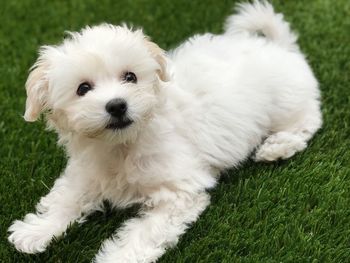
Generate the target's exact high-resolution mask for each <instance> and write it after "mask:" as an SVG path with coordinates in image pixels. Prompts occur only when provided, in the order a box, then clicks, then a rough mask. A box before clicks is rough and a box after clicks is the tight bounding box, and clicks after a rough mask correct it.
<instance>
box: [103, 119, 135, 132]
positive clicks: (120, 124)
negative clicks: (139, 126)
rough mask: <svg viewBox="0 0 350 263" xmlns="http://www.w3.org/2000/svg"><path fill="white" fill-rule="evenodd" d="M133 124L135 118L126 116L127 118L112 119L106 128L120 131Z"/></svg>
mask: <svg viewBox="0 0 350 263" xmlns="http://www.w3.org/2000/svg"><path fill="white" fill-rule="evenodd" d="M132 124H133V120H131V119H129V118H126V119H112V120H111V121H110V122H109V123H108V124H107V126H106V129H108V130H112V131H120V130H123V129H126V128H128V127H129V126H131V125H132Z"/></svg>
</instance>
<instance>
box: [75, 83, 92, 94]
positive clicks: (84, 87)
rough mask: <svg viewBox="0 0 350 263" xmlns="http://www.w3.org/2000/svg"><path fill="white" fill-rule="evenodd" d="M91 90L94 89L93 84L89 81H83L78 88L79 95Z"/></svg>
mask: <svg viewBox="0 0 350 263" xmlns="http://www.w3.org/2000/svg"><path fill="white" fill-rule="evenodd" d="M89 90H92V86H91V84H90V83H88V82H83V83H81V84H80V85H79V87H78V89H77V94H78V96H84V95H85V94H86V93H87V92H88V91H89Z"/></svg>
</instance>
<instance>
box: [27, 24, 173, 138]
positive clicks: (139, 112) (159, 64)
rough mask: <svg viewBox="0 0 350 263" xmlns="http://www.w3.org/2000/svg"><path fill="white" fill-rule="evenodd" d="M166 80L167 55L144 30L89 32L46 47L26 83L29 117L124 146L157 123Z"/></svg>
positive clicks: (114, 28) (123, 28) (119, 28)
mask: <svg viewBox="0 0 350 263" xmlns="http://www.w3.org/2000/svg"><path fill="white" fill-rule="evenodd" d="M165 81H167V72H166V61H165V57H164V53H163V51H162V50H161V49H160V48H159V47H158V46H157V45H156V44H155V43H153V42H151V41H150V40H149V39H148V38H147V37H146V36H145V35H144V34H143V33H142V31H141V30H136V31H132V30H130V29H128V28H127V27H126V26H112V25H107V24H103V25H100V26H95V27H86V28H85V29H83V30H82V31H81V32H79V33H70V36H69V38H67V39H65V40H64V41H63V43H62V44H61V45H59V46H44V47H42V48H41V50H40V56H39V58H38V60H37V62H36V63H35V64H34V66H33V67H32V70H31V73H30V75H29V77H28V80H27V83H26V90H27V101H26V111H25V114H24V118H25V120H27V121H35V120H36V119H37V118H38V117H39V116H40V114H41V113H42V112H47V119H48V121H49V124H50V125H52V126H53V127H54V128H55V129H56V130H58V132H62V133H63V132H69V133H77V134H80V135H83V136H87V137H90V138H102V139H108V140H112V141H116V142H120V143H123V142H126V141H128V140H132V139H133V138H135V136H136V135H137V134H138V133H139V131H140V130H142V129H143V128H144V127H145V125H147V122H148V121H149V120H150V119H151V118H152V116H153V115H154V112H155V111H156V109H157V107H158V105H159V103H160V100H161V93H162V92H161V89H162V84H163V83H164V82H165Z"/></svg>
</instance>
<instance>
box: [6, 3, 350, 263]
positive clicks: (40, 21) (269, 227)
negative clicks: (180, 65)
mask: <svg viewBox="0 0 350 263" xmlns="http://www.w3.org/2000/svg"><path fill="white" fill-rule="evenodd" d="M234 3H235V1H218V0H192V1H186V0H163V1H160V0H158V1H157V0H147V1H146V0H137V1H136V0H134V1H133V0H119V1H112V0H109V1H108V0H102V1H97V0H73V1H69V0H67V1H58V0H56V1H45V0H22V1H15V0H12V1H5V0H1V3H0V62H1V63H0V114H1V116H0V142H1V144H0V262H15V263H17V262H89V261H91V259H92V258H93V256H94V254H95V253H96V252H97V250H98V249H99V247H100V244H101V242H102V241H103V240H104V239H106V238H108V237H109V236H111V234H112V233H113V232H114V231H115V230H116V229H117V228H118V227H119V226H120V224H121V223H122V222H123V221H124V220H126V219H127V218H130V217H132V216H134V215H135V214H136V213H137V208H130V209H128V210H121V211H110V209H108V208H107V209H106V211H105V212H96V213H95V214H93V215H92V216H90V217H89V219H88V221H87V222H86V223H84V224H82V225H78V224H74V225H73V226H72V227H71V228H70V229H69V230H68V231H67V233H66V236H65V237H64V238H61V239H58V240H55V241H54V242H53V243H52V244H51V245H50V246H49V248H48V249H47V250H46V252H44V253H42V254H37V255H24V254H20V253H18V252H16V250H15V249H14V248H13V247H12V246H10V245H9V243H8V242H7V239H6V238H7V228H8V227H9V225H10V223H11V221H13V220H14V219H19V218H22V217H23V216H24V215H25V214H26V213H28V212H31V211H33V210H34V207H35V204H36V203H37V202H38V201H39V198H40V197H41V196H42V195H45V194H46V193H47V192H48V191H49V188H50V187H51V186H52V185H53V182H54V180H55V178H57V176H58V175H59V173H60V171H62V169H63V168H64V165H65V162H66V160H65V155H64V152H63V150H62V149H60V148H58V147H57V146H56V135H55V134H53V133H51V132H47V131H45V130H44V127H45V125H44V123H43V122H42V121H41V122H37V123H33V124H28V123H25V122H24V120H23V119H22V117H21V116H22V114H23V109H24V103H25V90H24V82H25V80H26V77H27V71H28V68H29V67H30V66H31V65H32V64H33V63H34V61H35V58H36V56H37V49H38V47H39V46H40V45H43V44H55V43H57V42H58V41H60V40H61V39H62V37H63V36H64V31H65V30H70V31H74V30H78V29H80V28H81V27H83V26H84V25H87V24H90V25H91V24H98V23H101V22H109V23H113V24H119V23H120V22H122V21H127V22H130V23H132V24H134V25H136V26H142V27H143V28H144V29H145V32H146V33H147V34H148V35H150V36H151V37H152V39H153V40H154V41H155V42H157V43H158V44H159V45H160V46H161V47H162V48H164V49H169V48H171V47H174V46H176V45H177V44H178V43H180V42H181V41H182V40H184V39H186V38H187V37H189V36H191V35H193V34H194V33H201V32H206V31H210V32H214V33H220V32H222V25H223V22H224V20H225V17H226V16H227V15H228V14H229V13H230V12H231V10H232V8H233V6H234ZM273 3H274V6H275V7H276V9H277V10H278V11H281V12H283V13H284V14H285V17H286V19H287V20H288V21H290V22H292V27H293V28H294V29H295V30H296V31H297V32H299V35H300V40H299V43H300V45H301V49H302V50H303V51H304V52H305V53H306V54H307V58H308V60H309V61H310V63H311V65H312V67H313V69H314V71H315V74H316V76H317V78H318V79H319V81H320V88H321V91H322V104H323V106H322V112H323V116H324V125H323V128H322V129H321V130H320V132H319V133H318V134H317V135H316V136H315V138H314V139H313V140H312V141H311V142H310V145H309V147H308V148H307V149H306V150H305V151H304V152H302V153H299V154H297V155H296V156H294V157H293V158H292V159H290V160H287V161H283V162H276V163H271V164H262V163H254V162H252V161H247V162H246V163H245V164H243V165H242V166H241V167H240V168H239V169H236V170H231V171H228V172H227V173H225V174H223V175H222V178H221V179H220V182H219V184H218V186H217V187H216V188H215V189H213V190H211V191H210V192H211V196H212V203H211V205H210V206H209V208H208V209H207V210H206V211H205V212H204V213H203V214H202V216H201V217H200V219H199V220H198V221H197V222H196V223H195V224H194V225H193V226H192V227H191V228H190V229H189V230H188V232H187V233H186V234H185V235H184V236H182V238H181V239H180V241H179V243H178V245H177V246H176V247H175V248H173V249H170V250H169V251H168V252H167V253H166V254H165V255H164V256H163V257H162V258H161V259H160V260H159V262H163V263H165V262H350V209H349V208H350V153H349V151H348V149H349V148H350V138H349V137H350V136H349V135H350V1H349V0H310V1H301V0H293V1H292V0H288V1H282V0H279V1H277V0H276V1H273Z"/></svg>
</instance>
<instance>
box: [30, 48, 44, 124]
mask: <svg viewBox="0 0 350 263" xmlns="http://www.w3.org/2000/svg"><path fill="white" fill-rule="evenodd" d="M45 53H46V52H45V50H44V49H42V50H41V52H40V56H39V58H38V60H37V61H36V62H35V64H34V65H33V66H32V68H31V69H30V74H29V76H28V79H27V82H26V91H27V101H26V110H25V113H24V119H25V120H26V121H29V122H33V121H36V120H37V119H38V118H39V116H40V113H41V112H42V111H43V110H44V109H45V105H46V100H47V93H48V86H49V83H48V78H47V73H48V70H49V61H48V59H47V55H46V54H45Z"/></svg>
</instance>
